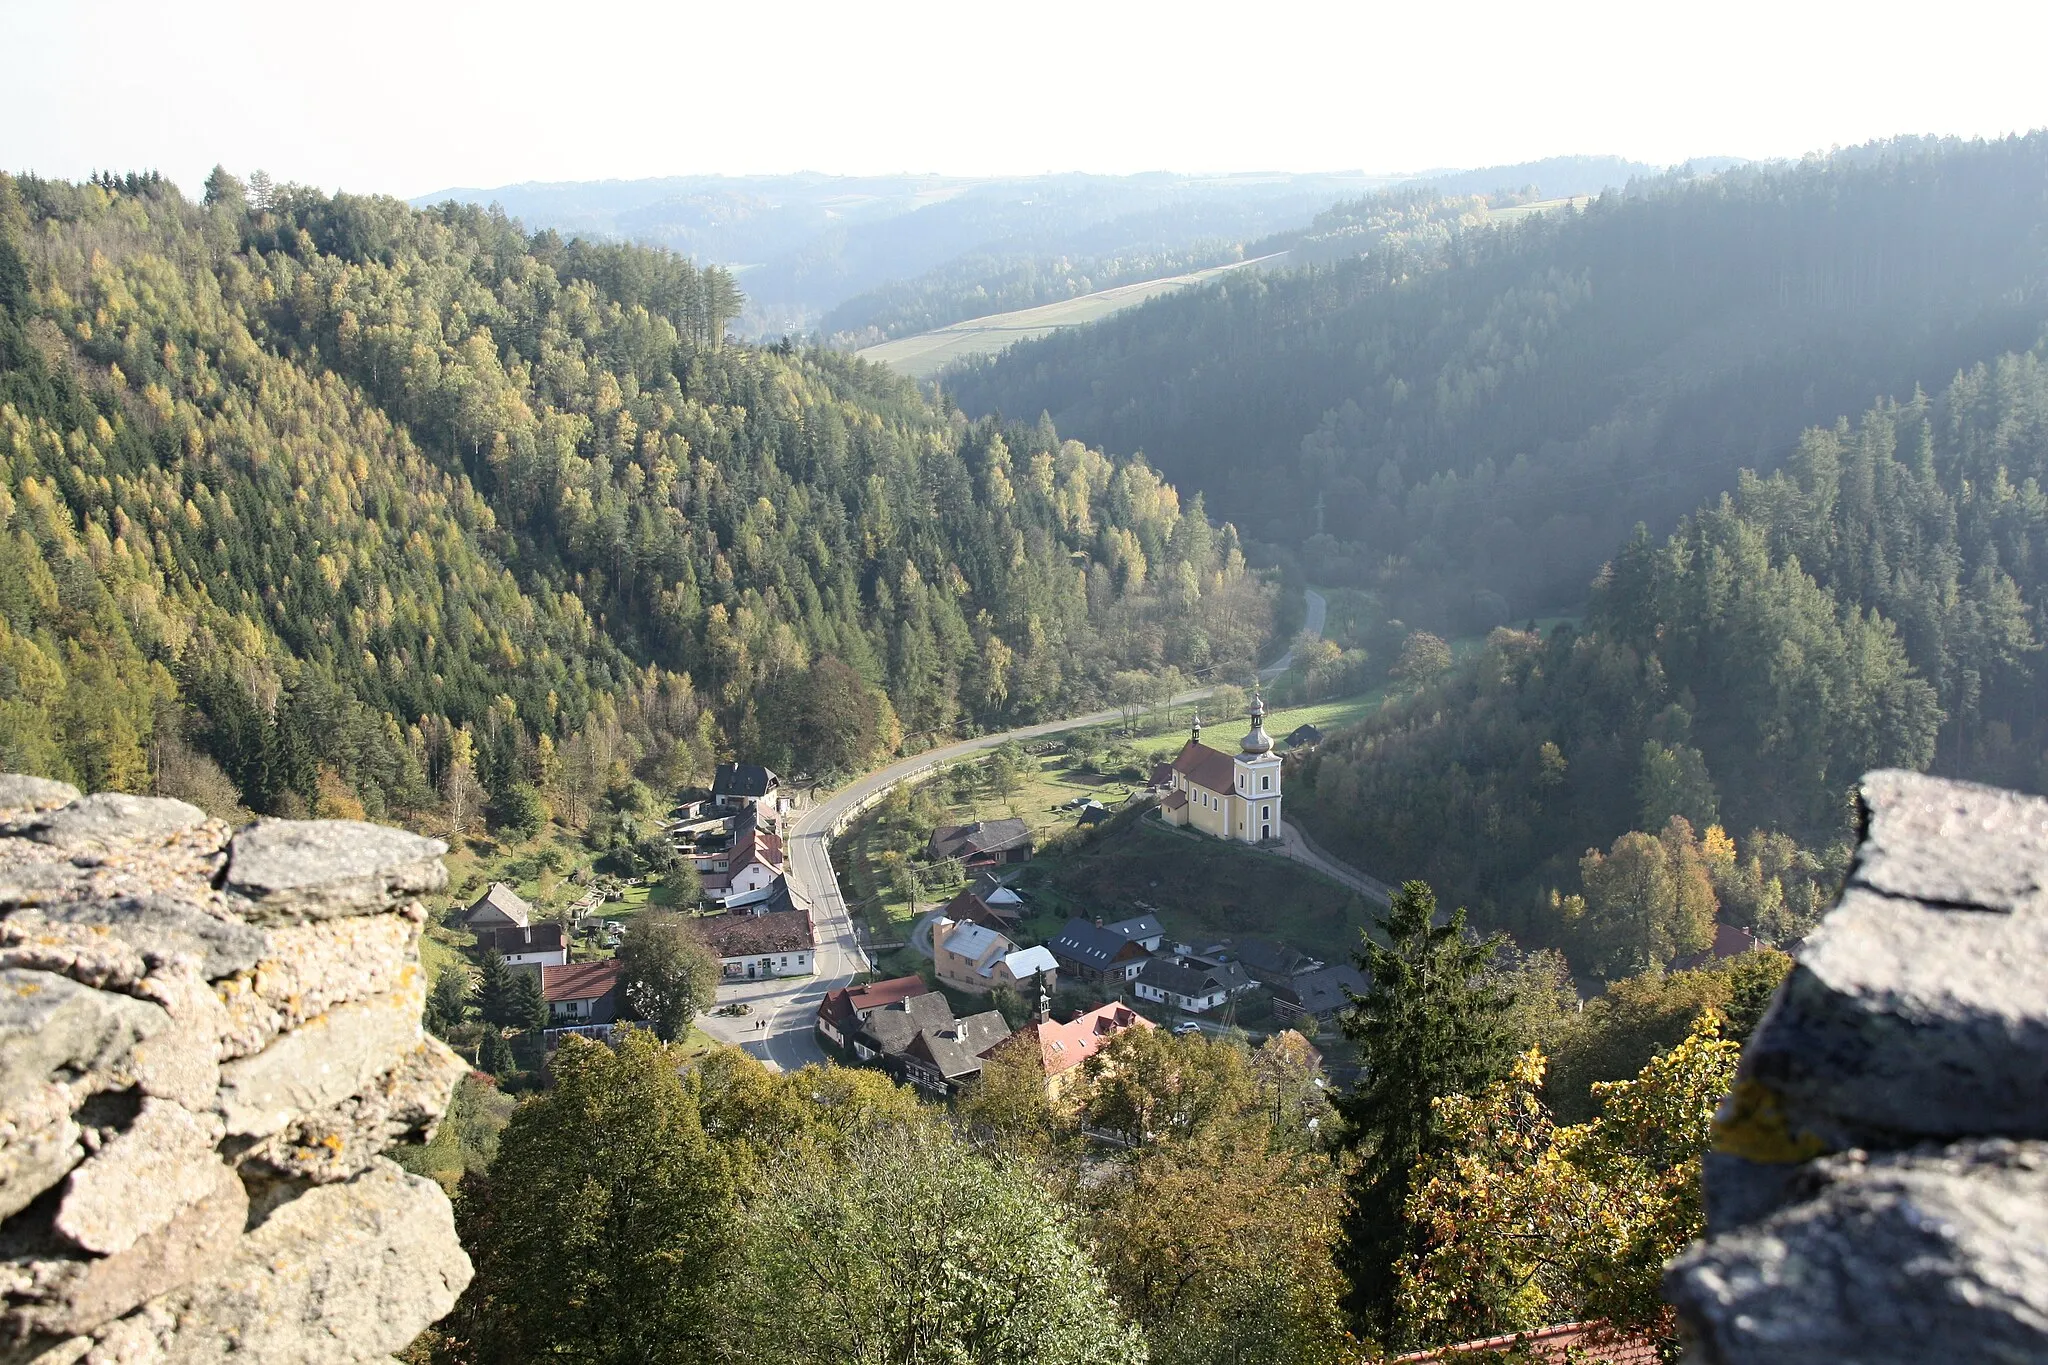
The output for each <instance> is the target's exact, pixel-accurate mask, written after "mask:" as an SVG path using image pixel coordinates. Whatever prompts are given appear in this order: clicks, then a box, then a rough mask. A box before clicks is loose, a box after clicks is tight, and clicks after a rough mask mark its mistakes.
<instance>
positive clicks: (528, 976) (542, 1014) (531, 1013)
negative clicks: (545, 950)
mask: <svg viewBox="0 0 2048 1365" xmlns="http://www.w3.org/2000/svg"><path fill="white" fill-rule="evenodd" d="M512 1024H513V1026H514V1027H515V1028H522V1029H527V1030H530V1031H532V1032H535V1033H538V1032H539V1031H540V1030H542V1029H544V1028H546V1027H547V1026H548V1002H547V998H546V997H545V996H544V995H542V994H541V989H540V973H538V972H521V973H519V979H518V980H517V981H516V982H515V983H513V987H512Z"/></svg>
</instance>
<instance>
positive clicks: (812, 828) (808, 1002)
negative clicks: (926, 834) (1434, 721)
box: [697, 592, 1324, 1071]
mask: <svg viewBox="0 0 2048 1365" xmlns="http://www.w3.org/2000/svg"><path fill="white" fill-rule="evenodd" d="M1323 615H1324V602H1323V598H1322V596H1321V594H1319V593H1315V592H1310V593H1309V594H1308V614H1307V617H1306V619H1305V628H1306V629H1310V630H1314V631H1320V630H1321V629H1322V626H1323ZM1293 653H1294V651H1293V650H1292V648H1290V649H1289V650H1288V652H1287V653H1286V654H1285V655H1282V656H1281V659H1280V662H1279V663H1278V664H1276V665H1274V666H1273V667H1272V668H1267V669H1261V670H1260V673H1259V676H1260V677H1262V678H1264V677H1271V676H1277V674H1278V673H1279V672H1284V671H1285V666H1286V663H1287V661H1288V660H1289V659H1290V658H1291V657H1292V656H1293ZM1208 695H1209V689H1208V688H1199V689H1196V690H1194V691H1191V692H1184V693H1182V694H1181V695H1180V696H1177V697H1175V698H1174V699H1173V704H1174V705H1176V706H1184V705H1187V704H1188V703H1190V702H1196V701H1200V700H1201V699H1202V698H1203V697H1206V696H1208ZM1122 715H1123V713H1122V712H1121V711H1116V710H1107V711H1093V712H1090V713H1089V714H1087V715H1085V716H1073V717H1070V718H1069V719H1066V720H1054V721H1047V722H1045V723H1044V724H1042V725H1027V726H1024V727H1022V728H1021V729H1016V730H1005V731H1002V732H1000V733H997V734H991V735H981V736H978V737H976V738H974V739H965V740H961V741H960V742H959V743H957V744H948V745H947V746H945V747H944V748H942V749H932V750H929V751H927V752H925V753H921V754H917V755H915V756H913V757H911V758H906V759H901V760H899V761H897V762H895V763H891V764H890V765H888V766H887V767H885V768H877V769H876V770H875V771H873V772H871V773H868V774H867V775H865V776H863V777H860V778H857V779H855V780H854V781H852V782H850V783H848V784H847V785H846V786H844V787H841V788H840V789H839V790H838V791H836V792H833V793H832V794H831V795H830V796H828V797H826V798H825V799H824V800H822V801H820V802H818V803H817V804H816V805H813V806H810V807H808V808H806V809H805V810H803V811H801V812H799V813H798V814H797V816H796V819H795V823H794V825H793V826H792V828H791V831H790V838H789V871H790V876H791V877H792V878H793V880H794V884H795V886H796V887H797V889H798V890H799V891H800V892H801V893H802V894H803V895H805V896H807V897H808V898H809V899H810V901H811V906H812V920H813V921H814V923H815V924H816V926H817V935H818V951H817V971H816V974H815V975H813V976H809V977H795V978H790V979H788V980H783V981H748V982H740V983H736V984H734V985H730V986H724V987H721V988H720V989H719V992H718V1003H719V1004H721V1005H725V1004H729V1003H732V1002H734V1001H744V1002H745V1003H746V1004H747V1005H748V1006H749V1007H750V1009H751V1012H750V1013H748V1014H746V1015H743V1016H741V1017H739V1018H738V1019H724V1018H720V1017H718V1016H717V1015H711V1014H706V1015H700V1016H699V1017H698V1020H697V1023H698V1027H700V1028H702V1029H703V1030H704V1031H705V1032H706V1033H709V1034H710V1035H711V1036H712V1037H714V1038H718V1039H720V1040H721V1041H724V1042H728V1043H734V1044H737V1045H738V1046H740V1047H743V1048H745V1049H746V1050H747V1051H748V1052H751V1053H752V1054H753V1055H754V1056H755V1057H757V1058H759V1059H760V1060H761V1061H763V1062H766V1063H767V1064H768V1065H769V1066H771V1067H773V1068H775V1069H776V1070H778V1071H793V1070H795V1069H796V1068H798V1067H801V1066H804V1065H807V1064H809V1063H812V1062H822V1061H824V1060H825V1053H824V1050H823V1049H822V1048H821V1047H820V1046H819V1045H818V1035H817V1031H816V1029H815V1027H814V1023H815V1020H816V1018H817V1013H818V1002H819V1001H821V1000H823V999H824V998H825V995H826V993H827V992H829V991H834V990H837V989H839V988H840V987H841V986H844V985H846V984H847V983H848V982H850V981H851V980H852V978H853V976H854V974H855V973H857V972H865V971H867V970H869V968H870V966H871V964H870V963H869V961H868V956H867V953H866V951H865V950H863V949H862V947H861V945H860V940H859V939H858V937H856V935H855V934H854V930H853V917H852V915H851V914H850V913H849V912H848V911H847V908H846V901H845V899H844V898H843V897H842V896H841V895H840V894H839V879H838V878H837V877H835V876H834V875H833V873H832V849H831V839H832V836H833V834H835V833H837V832H838V830H839V828H840V827H841V826H842V825H843V824H844V823H845V822H847V821H848V820H850V819H851V818H852V817H853V816H854V815H855V814H856V813H857V812H858V811H859V810H860V809H862V807H863V804H864V803H865V802H867V801H869V800H871V799H873V798H876V797H879V796H880V795H881V794H882V793H883V792H885V791H887V790H888V789H889V788H891V787H893V786H895V785H896V784H897V783H898V782H901V781H903V780H904V779H905V778H907V777H913V776H915V775H917V774H918V773H920V772H923V771H924V770H925V769H927V768H932V767H938V766H942V765H944V764H948V763H955V762H958V761H959V760H961V759H963V758H967V757H970V756H971V755H974V754H978V753H982V752H985V751H986V750H989V749H993V748H996V747H997V746H999V745H1002V744H1007V743H1009V742H1010V741H1012V740H1020V741H1028V740H1033V739H1040V738H1043V737H1045V736H1047V735H1056V734H1059V733H1060V732H1062V731H1064V730H1078V729H1081V728H1082V727H1084V726H1089V725H1107V724H1109V723H1110V722H1111V721H1114V720H1118V719H1121V718H1122ZM764 1024H765V1027H763V1025H764Z"/></svg>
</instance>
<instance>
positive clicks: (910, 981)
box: [818, 976, 932, 1048]
mask: <svg viewBox="0 0 2048 1365" xmlns="http://www.w3.org/2000/svg"><path fill="white" fill-rule="evenodd" d="M931 989H932V988H931V987H930V986H928V985H926V984H925V980H924V978H923V977H921V976H896V977H891V978H889V979H888V980H887V981H870V982H868V984H867V985H865V986H842V987H840V988H839V989H838V990H836V991H827V992H826V993H825V998H824V999H823V1000H820V1001H819V1002H818V1033H819V1034H820V1035H821V1036H822V1037H824V1038H826V1039H828V1040H830V1041H831V1043H832V1045H833V1046H834V1047H839V1048H845V1047H850V1046H852V1039H853V1036H854V1034H855V1033H857V1032H858V1031H859V1029H860V1026H861V1024H862V1023H863V1022H865V1021H866V1019H867V1017H868V1014H869V1013H870V1012H871V1011H873V1010H878V1009H880V1008H882V1007H883V1006H884V1005H894V1004H898V1003H900V1002H901V1001H904V1000H908V999H910V998H911V997H912V996H916V995H929V994H930V993H931Z"/></svg>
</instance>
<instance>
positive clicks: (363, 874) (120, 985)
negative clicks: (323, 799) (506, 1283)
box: [0, 775, 470, 1365]
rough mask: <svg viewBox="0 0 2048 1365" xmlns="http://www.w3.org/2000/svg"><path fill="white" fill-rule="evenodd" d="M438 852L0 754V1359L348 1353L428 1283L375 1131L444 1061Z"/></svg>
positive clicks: (443, 1304) (418, 1234)
mask: <svg viewBox="0 0 2048 1365" xmlns="http://www.w3.org/2000/svg"><path fill="white" fill-rule="evenodd" d="M444 851H445V846H444V845H442V844H440V843H439V842H438V841H436V840H432V839H422V838H419V837H417V836H415V835H411V834H407V833H404V832H403V831H400V830H394V829H387V828H384V827H382V826H378V825H369V824H362V823H358V822H351V821H297V820H265V821H259V822H257V823H256V824H254V825H251V826H249V827H248V828H246V829H243V830H241V831H239V832H234V831H231V830H230V829H229V828H228V826H227V825H225V824H223V823H221V822H220V821H218V820H210V819H208V818H207V817H206V815H205V814H204V813H203V812H201V811H200V810H198V809H197V808H196V807H193V806H189V805H186V804H185V803H184V802H182V801H169V800H161V799H155V798H150V797H137V796H122V795H118V794H113V793H102V794H99V795H95V796H89V797H83V798H81V797H80V796H79V794H78V792H77V791H75V790H74V789H72V788H71V787H68V786H66V785H64V784H63V783H59V782H49V781H45V780H43V779H40V778H30V777H18V776H9V775H0V1219H4V1222H0V1361H24V1362H26V1361H34V1362H37V1365H71V1363H72V1362H76V1361H83V1362H86V1365H115V1363H116V1362H119V1365H153V1363H154V1362H159V1361H161V1362H174V1361H175V1362H187V1361H192V1362H197V1361H210V1360H220V1359H224V1358H226V1357H229V1356H233V1357H234V1358H235V1359H236V1360H237V1361H246V1362H249V1363H250V1365H265V1363H266V1362H285V1361H292V1362H322V1363H323V1365H324V1363H326V1362H333V1365H344V1363H345V1362H354V1361H367V1360H375V1359H380V1358H383V1357H388V1356H389V1355H390V1354H391V1353H392V1352H393V1351H396V1350H398V1349H400V1348H402V1347H403V1346H405V1344H406V1343H407V1342H409V1341H410V1340H411V1339H412V1338H413V1337H414V1336H415V1335H417V1334H418V1332H419V1331H420V1329H421V1328H423V1327H425V1326H426V1325H427V1324H428V1323H430V1322H432V1321H434V1320H435V1319H436V1318H438V1317H440V1316H441V1315H442V1314H444V1313H446V1312H447V1311H448V1310H449V1308H450V1307H452V1306H453V1305H454V1302H455V1298H456V1296H457V1295H458V1294H460V1293H461V1292H462V1289H463V1287H464V1286H465V1285H466V1284H467V1283H468V1282H469V1276H470V1266H469V1260H468V1258H467V1257H466V1256H464V1255H463V1252H462V1248H461V1246H460V1245H459V1244H458V1243H457V1241H456V1239H455V1225H454V1219H453V1216H452V1213H451V1210H450V1208H449V1205H448V1200H447V1198H446V1197H445V1196H444V1195H443V1194H442V1192H441V1190H440V1188H439V1187H438V1186H436V1185H435V1184H434V1183H433V1182H431V1181H428V1180H423V1179H420V1178H419V1177H416V1176H411V1175H408V1174H406V1173H405V1172H404V1171H402V1170H400V1169H399V1168H398V1167H397V1166H396V1165H395V1164H393V1163H392V1162H391V1161H390V1160H389V1159H388V1158H386V1157H385V1156H383V1155H382V1153H383V1152H384V1151H385V1149H386V1148H388V1147H389V1146H391V1145H392V1144H393V1143H394V1142H397V1141H400V1140H403V1139H405V1138H407V1137H411V1136H418V1135H422V1134H424V1133H426V1132H428V1131H430V1129H431V1127H432V1125H433V1124H434V1123H435V1122H436V1121H438V1120H439V1118H440V1116H441V1113H442V1111H443V1110H444V1109H445V1108H446V1106H447V1103H448V1096H449V1093H450V1091H451V1090H452V1089H453V1088H454V1085H455V1082H456V1080H457V1079H458V1078H459V1077H460V1075H461V1074H462V1070H463V1065H462V1063H461V1061H460V1060H459V1059H458V1058H457V1057H456V1056H455V1055H454V1054H453V1053H451V1052H450V1051H449V1050H448V1049H447V1048H446V1047H444V1046H442V1045H441V1043H440V1042H438V1041H437V1040H435V1039H433V1038H431V1037H429V1036H427V1035H426V1034H424V1033H422V1032H421V1029H420V1009H421V1004H422V1001H423V997H424V989H425V982H424V979H423V975H422V972H421V969H420V965H419V936H420V928H421V925H422V924H423V922H424V920H425V911H424V910H423V909H422V908H421V906H420V904H419V902H418V900H417V899H415V898H416V897H417V896H419V895H421V894H423V893H426V892H430V891H434V890H438V889H439V888H440V887H441V886H442V885H443V884H444V883H445V881H446V879H447V873H446V872H445V870H444V869H443V868H442V866H441V862H440V855H441V854H442V853H443V852H444Z"/></svg>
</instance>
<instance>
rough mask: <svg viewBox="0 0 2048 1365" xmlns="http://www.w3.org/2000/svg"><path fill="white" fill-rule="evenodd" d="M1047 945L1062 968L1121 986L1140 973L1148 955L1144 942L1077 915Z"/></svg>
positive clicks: (1095, 982) (1092, 980)
mask: <svg viewBox="0 0 2048 1365" xmlns="http://www.w3.org/2000/svg"><path fill="white" fill-rule="evenodd" d="M1045 946H1046V947H1048V948H1050V949H1051V950H1052V955H1053V957H1054V958H1056V959H1058V961H1059V964H1060V967H1061V969H1062V970H1064V971H1067V972H1069V973H1071V974H1072V975H1073V976H1075V977H1076V978H1078V979H1080V980H1082V981H1086V982H1089V983H1091V984H1093V985H1097V986H1117V987H1120V986H1122V985H1123V984H1124V983H1125V982H1126V981H1129V980H1131V979H1132V978H1133V977H1135V976H1136V975H1137V974H1138V971H1139V969H1140V968H1142V967H1143V966H1144V965H1145V958H1146V957H1147V956H1148V954H1147V953H1146V951H1145V945H1144V944H1143V943H1141V942H1139V941H1137V940H1135V939H1131V938H1127V937H1125V936H1124V935H1122V934H1115V933H1111V932H1110V931H1109V929H1108V928H1107V927H1106V926H1105V925H1103V924H1101V923H1100V922H1097V923H1094V924H1091V923H1089V922H1088V921H1087V920H1085V919H1081V918H1080V917H1078V916H1076V917H1075V918H1073V919H1070V920H1068V921H1067V922H1066V925H1065V927H1064V928H1062V929H1061V930H1060V932H1059V935H1058V936H1057V937H1056V938H1054V939H1053V940H1052V941H1051V942H1049V943H1047V944H1046V945H1045Z"/></svg>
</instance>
